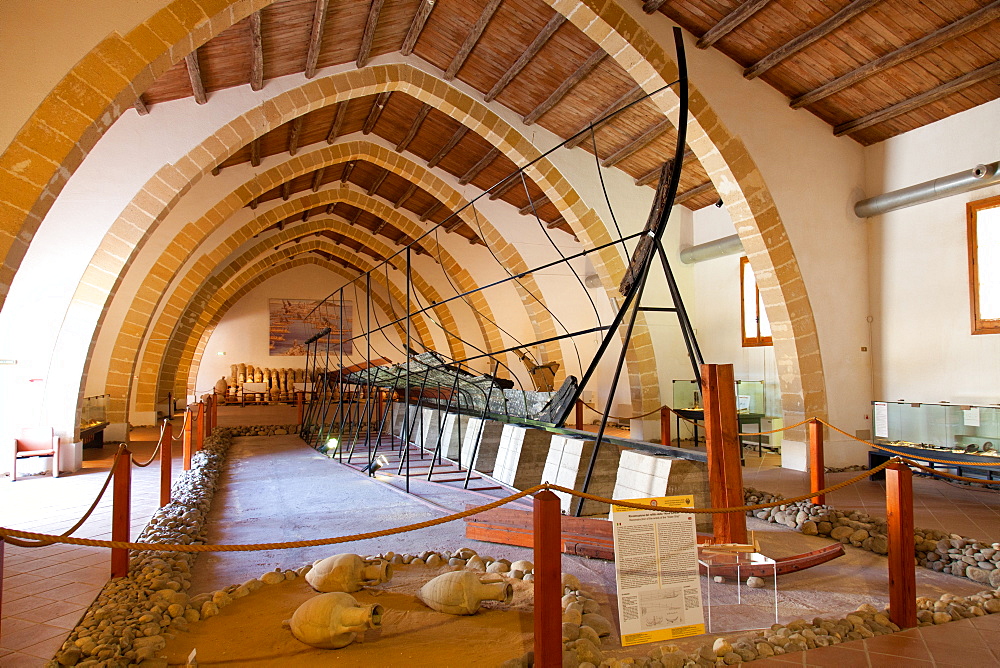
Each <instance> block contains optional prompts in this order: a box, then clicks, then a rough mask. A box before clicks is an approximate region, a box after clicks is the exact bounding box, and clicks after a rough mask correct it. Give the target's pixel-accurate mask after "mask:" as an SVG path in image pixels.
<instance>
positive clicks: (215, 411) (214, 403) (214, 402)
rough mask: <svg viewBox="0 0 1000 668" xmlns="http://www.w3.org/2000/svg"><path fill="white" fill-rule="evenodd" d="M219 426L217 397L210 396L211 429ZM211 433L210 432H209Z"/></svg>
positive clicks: (214, 395) (215, 395)
mask: <svg viewBox="0 0 1000 668" xmlns="http://www.w3.org/2000/svg"><path fill="white" fill-rule="evenodd" d="M218 426H219V396H218V395H217V394H213V395H212V429H213V430H214V429H215V428H216V427H218ZM209 433H211V432H209Z"/></svg>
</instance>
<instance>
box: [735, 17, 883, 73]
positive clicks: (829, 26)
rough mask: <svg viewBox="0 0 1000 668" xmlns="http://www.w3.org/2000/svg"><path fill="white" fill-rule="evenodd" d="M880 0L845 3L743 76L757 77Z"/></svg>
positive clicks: (751, 67) (757, 63)
mask: <svg viewBox="0 0 1000 668" xmlns="http://www.w3.org/2000/svg"><path fill="white" fill-rule="evenodd" d="M881 1H882V0H854V2H852V3H851V4H849V5H847V6H846V7H844V8H843V9H841V10H840V11H839V12H837V13H836V14H834V15H833V16H831V17H830V18H828V19H827V20H825V21H823V22H822V23H820V24H819V25H817V26H815V27H813V28H811V29H809V30H807V31H805V32H804V33H802V34H801V35H799V36H798V37H796V38H795V39H793V40H792V41H790V42H786V43H785V44H782V45H781V46H779V47H778V48H777V49H775V50H774V51H772V52H771V53H769V54H767V55H766V56H764V57H763V58H761V59H760V60H758V61H757V62H756V63H754V64H753V65H751V66H750V67H748V68H746V69H745V70H743V76H744V77H746V78H747V79H755V78H757V77H759V76H760V75H761V74H764V72H767V71H768V70H769V69H771V68H772V67H774V66H775V65H777V64H778V63H780V62H781V61H783V60H785V59H786V58H790V57H792V56H794V55H795V54H796V53H798V52H799V51H801V50H803V49H805V48H806V47H807V46H809V45H810V44H812V43H813V42H815V41H817V40H820V39H823V38H824V37H826V36H827V35H829V34H830V33H831V32H833V31H834V30H836V29H837V28H839V27H840V26H842V25H844V24H845V23H847V22H848V21H850V20H851V19H853V18H854V17H855V16H857V15H858V14H862V13H864V12H866V11H867V10H868V9H870V8H871V7H873V6H875V5H876V4H878V3H879V2H881Z"/></svg>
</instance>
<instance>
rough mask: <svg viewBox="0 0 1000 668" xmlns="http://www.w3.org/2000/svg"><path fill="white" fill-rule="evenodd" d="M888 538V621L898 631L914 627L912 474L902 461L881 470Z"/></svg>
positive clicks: (914, 573) (914, 568) (915, 610)
mask: <svg viewBox="0 0 1000 668" xmlns="http://www.w3.org/2000/svg"><path fill="white" fill-rule="evenodd" d="M885 507H886V513H885V514H886V522H887V524H888V530H887V532H886V533H888V538H889V554H888V555H887V556H888V561H889V619H890V620H891V621H892V622H893V623H894V624H896V625H897V626H899V627H900V628H903V629H907V628H913V627H914V626H916V625H917V601H916V598H917V583H916V577H917V576H916V572H915V571H916V567H915V564H914V559H913V472H912V471H911V470H910V467H908V466H907V465H906V464H904V463H903V462H893V463H892V464H890V465H889V466H888V467H886V469H885Z"/></svg>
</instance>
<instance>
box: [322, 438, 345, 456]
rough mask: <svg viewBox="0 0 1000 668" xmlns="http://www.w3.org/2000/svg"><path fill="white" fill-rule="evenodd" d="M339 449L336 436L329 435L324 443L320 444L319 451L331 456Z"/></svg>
mask: <svg viewBox="0 0 1000 668" xmlns="http://www.w3.org/2000/svg"><path fill="white" fill-rule="evenodd" d="M339 449H340V441H338V440H337V438H336V437H335V436H334V437H331V438H330V440H328V441H327V442H326V444H324V445H322V446H320V451H321V452H322V453H323V454H324V455H326V456H327V457H333V456H335V455H336V454H337V450H339Z"/></svg>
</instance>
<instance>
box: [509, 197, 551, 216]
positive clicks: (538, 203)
mask: <svg viewBox="0 0 1000 668" xmlns="http://www.w3.org/2000/svg"><path fill="white" fill-rule="evenodd" d="M549 201H550V200H549V198H548V197H546V196H545V195H542V196H541V197H539V198H538V199H536V200H535V201H534V202H528V203H527V204H525V205H524V206H522V207H521V208H520V209H518V210H517V212H518V213H519V214H521V215H522V216H534V215H535V212H536V211H537V210H538V209H541V208H542V207H543V206H545V205H546V204H548V203H549Z"/></svg>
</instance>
